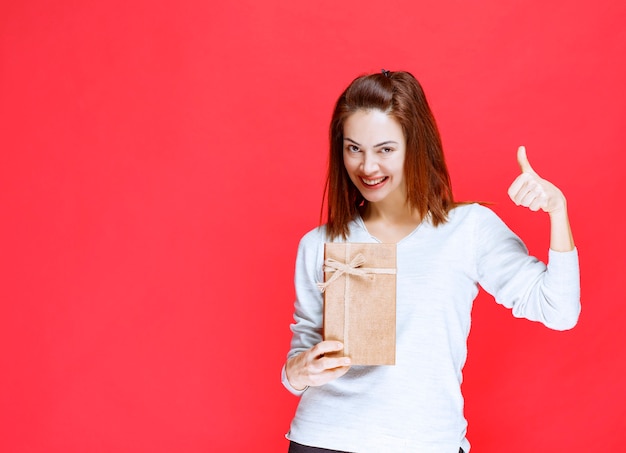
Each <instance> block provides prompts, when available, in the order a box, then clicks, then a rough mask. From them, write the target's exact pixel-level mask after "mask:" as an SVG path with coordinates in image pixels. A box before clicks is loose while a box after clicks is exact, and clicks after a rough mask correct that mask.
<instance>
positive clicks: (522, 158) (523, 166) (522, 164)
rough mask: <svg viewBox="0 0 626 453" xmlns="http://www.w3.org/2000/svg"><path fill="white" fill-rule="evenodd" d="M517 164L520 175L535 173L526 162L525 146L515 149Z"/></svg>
mask: <svg viewBox="0 0 626 453" xmlns="http://www.w3.org/2000/svg"><path fill="white" fill-rule="evenodd" d="M517 163H518V164H519V168H520V170H522V173H535V170H533V167H532V166H531V165H530V162H529V161H528V156H527V155H526V147H525V146H520V147H519V148H517Z"/></svg>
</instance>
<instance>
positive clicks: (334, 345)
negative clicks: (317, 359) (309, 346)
mask: <svg viewBox="0 0 626 453" xmlns="http://www.w3.org/2000/svg"><path fill="white" fill-rule="evenodd" d="M342 349H343V344H342V343H341V342H340V341H333V340H331V341H329V340H327V341H321V342H319V343H318V344H317V345H315V347H314V352H315V354H316V355H324V354H326V353H327V352H335V351H341V350H342Z"/></svg>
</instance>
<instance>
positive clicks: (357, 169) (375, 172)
mask: <svg viewBox="0 0 626 453" xmlns="http://www.w3.org/2000/svg"><path fill="white" fill-rule="evenodd" d="M343 137H344V139H343V163H344V165H345V167H346V171H347V172H348V175H349V176H350V180H351V181H352V183H353V184H354V185H355V186H356V188H357V189H358V190H359V192H361V195H363V198H365V199H366V200H367V201H368V202H370V203H381V202H384V203H385V204H386V203H401V204H404V203H405V202H406V184H405V181H404V156H405V154H406V139H405V137H404V133H403V132H402V126H400V123H398V121H396V120H395V119H394V118H392V117H390V116H388V115H387V114H386V113H384V112H383V111H381V110H376V109H374V110H358V111H356V112H355V113H353V114H352V115H350V116H349V117H348V118H347V119H346V121H345V123H344V127H343Z"/></svg>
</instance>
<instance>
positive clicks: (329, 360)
mask: <svg viewBox="0 0 626 453" xmlns="http://www.w3.org/2000/svg"><path fill="white" fill-rule="evenodd" d="M320 362H321V364H322V367H323V368H324V369H325V370H333V369H335V368H343V367H349V366H350V364H351V363H352V362H351V360H350V357H324V358H323V359H320Z"/></svg>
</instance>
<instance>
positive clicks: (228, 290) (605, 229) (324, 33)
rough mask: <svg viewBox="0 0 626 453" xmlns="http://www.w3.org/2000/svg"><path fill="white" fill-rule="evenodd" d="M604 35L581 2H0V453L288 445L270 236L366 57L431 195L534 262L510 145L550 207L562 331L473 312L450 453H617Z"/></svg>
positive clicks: (621, 401) (286, 247) (302, 212)
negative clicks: (561, 256) (421, 122)
mask: <svg viewBox="0 0 626 453" xmlns="http://www.w3.org/2000/svg"><path fill="white" fill-rule="evenodd" d="M624 23H626V3H624V2H623V1H607V0H602V1H582V2H571V1H565V0H558V1H550V2H544V1H539V0H532V1H511V2H502V1H499V0H488V1H482V2H465V1H458V0H444V1H434V0H433V1H421V2H413V1H396V0H389V1H385V2H374V1H369V0H367V1H358V2H357V1H353V0H346V1H340V2H334V1H328V0H324V1H319V2H306V3H304V2H288V1H282V0H268V1H264V2H258V1H251V0H244V1H239V2H230V3H226V2H221V3H212V2H206V1H189V0H182V1H167V0H156V1H150V2H148V1H143V0H142V1H130V2H126V1H119V0H113V1H109V2H85V1H72V2H70V1H56V0H55V1H51V0H49V1H44V0H23V1H19V2H3V4H2V6H0V46H1V47H0V147H1V154H0V159H1V161H0V207H1V210H2V222H1V227H0V228H2V230H1V233H2V234H1V239H0V241H1V243H0V253H1V256H2V259H1V260H0V262H1V264H0V266H1V268H0V279H1V284H0V301H1V310H2V311H1V316H0V348H1V351H2V353H1V355H0V358H1V360H2V366H1V373H0V407H1V408H2V410H1V414H2V418H1V419H0V450H2V451H7V452H66V453H67V452H111V451H115V452H143V451H150V452H172V451H180V452H207V451H215V452H222V451H224V452H225V451H241V452H244V451H254V450H253V449H254V447H255V446H264V447H265V448H266V450H267V451H276V452H281V451H286V445H287V442H286V440H285V439H284V437H283V436H284V433H285V432H286V431H287V429H288V424H289V421H290V418H291V416H292V415H293V411H294V408H295V405H296V403H297V400H296V398H295V397H293V396H291V395H290V394H288V393H287V391H286V390H284V389H283V388H282V387H281V384H280V383H279V372H280V368H281V365H282V363H283V361H284V357H285V354H286V352H287V349H288V345H289V339H290V332H289V323H290V322H291V319H292V318H291V315H292V304H293V297H294V294H293V286H292V278H293V262H294V258H295V250H296V245H297V242H298V240H299V238H300V237H301V236H302V234H304V233H305V232H306V231H308V230H309V229H311V228H313V227H314V226H315V225H316V224H317V221H318V215H319V205H320V201H321V195H322V187H323V179H324V171H325V163H326V149H327V143H326V142H327V138H326V137H327V125H328V121H329V117H330V112H331V108H332V104H333V102H334V100H335V99H336V97H337V96H338V94H339V92H340V91H341V90H342V89H343V88H344V87H345V86H346V84H347V83H348V82H349V81H350V80H352V78H353V77H355V76H356V75H359V74H361V73H364V72H371V71H377V70H380V68H382V67H384V68H387V69H391V70H398V69H406V70H409V71H411V72H412V73H413V74H415V75H416V76H417V77H418V78H419V79H420V80H421V82H422V84H423V85H424V87H425V90H426V92H427V93H428V95H429V99H430V102H431V105H432V108H433V110H434V111H435V114H436V116H437V118H438V121H439V125H440V128H441V132H442V135H443V139H444V146H445V149H446V152H447V157H448V161H449V166H450V170H451V173H452V177H453V184H454V189H455V193H456V196H457V198H459V199H472V200H486V201H491V202H494V205H493V209H494V210H495V211H496V212H498V214H499V215H500V216H501V217H502V218H503V219H504V220H505V221H506V222H507V223H508V224H509V225H510V226H511V227H512V228H513V229H514V230H515V231H516V232H518V233H519V234H520V235H521V236H522V237H523V238H524V239H525V241H526V242H527V244H528V246H529V248H530V250H531V252H533V253H534V254H536V255H537V256H539V257H541V258H545V257H546V255H547V247H548V233H547V219H546V216H545V215H543V214H540V213H538V214H533V213H530V212H529V211H526V210H524V209H521V208H516V207H515V206H513V205H512V203H511V202H510V201H509V200H508V199H507V196H506V189H507V187H508V185H509V183H510V182H511V181H512V180H513V179H514V177H515V176H516V175H517V171H518V169H517V164H516V161H515V152H516V148H517V146H518V145H519V144H525V145H526V146H527V149H528V154H529V158H530V161H531V163H532V164H533V166H534V167H535V169H536V170H537V171H538V172H539V174H541V175H543V176H545V177H547V178H548V179H551V180H552V181H553V182H555V183H556V184H557V185H559V186H560V187H561V188H562V189H563V191H564V192H565V193H566V195H567V197H568V200H569V205H570V210H571V218H572V224H573V229H574V233H575V238H576V242H577V245H578V247H579V250H580V258H581V271H582V302H583V311H582V316H581V319H580V322H579V325H578V326H577V327H576V328H575V329H574V330H572V331H569V332H565V333H559V332H553V331H549V330H548V329H546V328H544V327H542V326H540V325H538V324H534V323H531V322H527V321H522V320H516V319H514V318H513V317H512V316H511V314H510V312H509V311H508V310H506V309H504V308H502V307H501V306H499V305H497V304H495V303H494V302H493V299H492V298H491V297H490V296H488V295H486V294H481V296H480V297H479V298H478V300H477V301H476V303H475V306H474V312H473V328H472V333H471V334H470V338H469V348H470V353H469V360H468V363H467V366H466V368H465V382H464V384H463V387H464V393H465V395H466V404H467V408H466V415H467V417H468V419H469V422H470V425H469V432H468V435H469V438H470V441H471V442H472V443H473V446H474V449H475V451H476V452H479V453H489V452H501V451H504V450H506V451H508V452H511V453H515V452H520V453H521V452H530V451H532V452H555V451H569V452H572V451H573V452H604V451H617V449H621V448H623V436H624V434H623V433H624V417H625V416H626V390H624V385H623V376H624V372H625V371H626V369H625V368H626V366H625V365H624V363H625V359H626V356H625V353H624V350H623V346H624V342H625V340H626V333H625V332H626V328H625V327H624V316H625V314H626V308H625V304H624V302H625V296H624V291H623V281H624V276H623V272H624V270H625V268H626V266H625V260H624V256H625V255H626V241H625V239H624V227H625V226H626V225H625V222H624V213H623V207H622V203H623V199H624V195H625V191H624V183H623V177H622V175H623V173H624V170H625V168H626V167H625V162H624V155H625V153H624V151H626V146H625V145H626V128H625V127H624V119H625V117H626V90H625V89H624V82H625V81H626V63H625V58H624V55H626V28H625V27H624Z"/></svg>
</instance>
